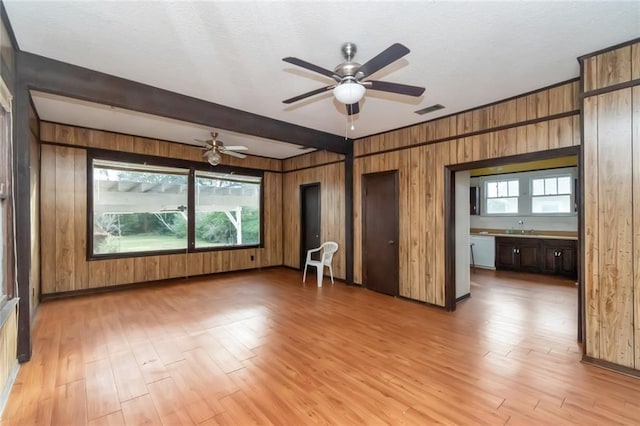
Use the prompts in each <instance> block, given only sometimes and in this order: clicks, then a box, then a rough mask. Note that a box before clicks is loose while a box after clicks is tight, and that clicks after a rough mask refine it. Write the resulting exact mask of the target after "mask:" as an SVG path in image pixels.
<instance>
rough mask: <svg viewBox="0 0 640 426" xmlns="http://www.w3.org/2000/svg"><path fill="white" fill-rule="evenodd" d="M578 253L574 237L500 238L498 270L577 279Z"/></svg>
mask: <svg viewBox="0 0 640 426" xmlns="http://www.w3.org/2000/svg"><path fill="white" fill-rule="evenodd" d="M576 256H577V244H576V241H574V240H556V239H542V238H518V237H496V269H508V270H512V271H522V272H533V273H542V274H552V275H565V276H567V277H571V278H576V277H577V275H578V268H577V257H576Z"/></svg>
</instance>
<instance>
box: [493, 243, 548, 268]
mask: <svg viewBox="0 0 640 426" xmlns="http://www.w3.org/2000/svg"><path fill="white" fill-rule="evenodd" d="M539 258H540V240H538V239H536V238H517V237H497V238H496V268H497V269H511V270H517V271H523V272H540V271H539V269H540V260H539Z"/></svg>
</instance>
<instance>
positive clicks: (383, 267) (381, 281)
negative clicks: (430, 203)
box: [362, 171, 400, 296]
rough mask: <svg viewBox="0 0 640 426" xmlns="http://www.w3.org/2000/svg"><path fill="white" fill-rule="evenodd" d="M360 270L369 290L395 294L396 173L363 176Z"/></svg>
mask: <svg viewBox="0 0 640 426" xmlns="http://www.w3.org/2000/svg"><path fill="white" fill-rule="evenodd" d="M362 188H363V194H362V195H363V203H362V208H363V217H364V223H363V259H362V265H363V272H364V284H365V286H366V287H367V288H368V289H369V290H373V291H377V292H380V293H385V294H390V295H392V296H397V295H398V284H399V276H400V273H399V265H398V191H397V188H398V175H397V172H395V171H394V172H385V173H375V174H369V175H364V177H363V185H362Z"/></svg>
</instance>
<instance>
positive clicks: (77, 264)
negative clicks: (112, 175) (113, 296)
mask: <svg viewBox="0 0 640 426" xmlns="http://www.w3.org/2000/svg"><path fill="white" fill-rule="evenodd" d="M74 185H75V188H74V197H73V202H74V209H73V212H74V218H73V227H74V237H75V238H74V239H75V241H74V246H75V249H74V250H75V253H74V269H73V272H74V274H75V277H74V281H75V289H76V290H80V289H85V288H88V287H89V267H88V265H87V219H88V218H87V152H86V151H85V150H81V149H76V150H75V158H74ZM92 237H93V236H92Z"/></svg>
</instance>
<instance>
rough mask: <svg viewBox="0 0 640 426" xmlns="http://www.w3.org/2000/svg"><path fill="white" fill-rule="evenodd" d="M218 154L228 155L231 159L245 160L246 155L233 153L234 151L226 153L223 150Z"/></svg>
mask: <svg viewBox="0 0 640 426" xmlns="http://www.w3.org/2000/svg"><path fill="white" fill-rule="evenodd" d="M220 152H221V153H223V154H226V155H230V156H232V157H236V158H247V156H246V155H244V154H240V153H239V152H235V151H227V150H226V149H225V150H224V151H220Z"/></svg>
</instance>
